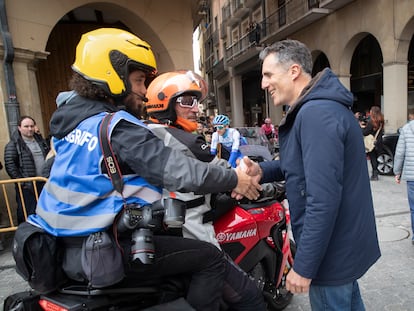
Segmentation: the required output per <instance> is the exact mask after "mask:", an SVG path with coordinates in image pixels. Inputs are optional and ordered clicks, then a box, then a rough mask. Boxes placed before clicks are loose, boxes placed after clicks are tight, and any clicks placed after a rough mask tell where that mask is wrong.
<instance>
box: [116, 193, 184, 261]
mask: <svg viewBox="0 0 414 311" xmlns="http://www.w3.org/2000/svg"><path fill="white" fill-rule="evenodd" d="M185 210H186V208H185V202H182V201H180V200H177V199H173V198H164V199H162V200H159V201H156V202H154V203H153V204H152V205H144V206H142V205H140V204H135V203H132V204H125V205H124V208H123V210H122V212H121V214H120V216H119V218H118V221H117V229H118V232H126V231H132V233H131V242H132V243H131V261H132V262H136V261H140V262H141V263H143V264H151V263H153V262H154V258H155V249H154V241H153V237H154V230H155V229H156V228H159V227H160V226H162V223H160V222H163V223H164V224H165V225H166V226H168V227H174V228H180V227H182V225H183V223H184V220H185ZM160 216H162V217H163V218H162V219H161V218H160Z"/></svg>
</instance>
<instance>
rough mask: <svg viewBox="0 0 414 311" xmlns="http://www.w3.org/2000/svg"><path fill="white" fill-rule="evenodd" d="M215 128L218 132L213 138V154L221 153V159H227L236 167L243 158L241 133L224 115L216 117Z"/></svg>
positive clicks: (214, 120)
mask: <svg viewBox="0 0 414 311" xmlns="http://www.w3.org/2000/svg"><path fill="white" fill-rule="evenodd" d="M213 126H214V129H215V130H216V131H215V132H214V133H213V135H212V137H211V149H210V151H211V154H213V155H216V154H219V153H221V155H220V157H222V158H223V159H226V160H227V161H228V162H229V163H230V165H231V166H232V167H236V160H237V159H239V158H241V157H242V156H243V155H242V153H241V152H240V150H239V147H240V143H241V141H240V132H239V131H238V130H237V129H235V128H231V127H230V119H229V117H228V116H226V115H222V114H219V115H217V116H215V117H214V119H213ZM219 144H220V145H219ZM220 149H221V150H220Z"/></svg>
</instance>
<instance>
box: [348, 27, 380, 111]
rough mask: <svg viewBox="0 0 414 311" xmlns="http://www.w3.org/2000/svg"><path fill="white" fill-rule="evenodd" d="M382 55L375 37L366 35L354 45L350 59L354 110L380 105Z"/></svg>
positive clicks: (364, 109)
mask: <svg viewBox="0 0 414 311" xmlns="http://www.w3.org/2000/svg"><path fill="white" fill-rule="evenodd" d="M382 63H383V56H382V52H381V48H380V45H379V43H378V41H377V39H376V38H375V37H374V36H373V35H371V34H368V35H366V36H365V37H364V38H363V39H362V40H361V41H360V42H359V44H358V45H357V46H356V48H355V50H354V53H353V55H352V59H351V66H350V73H351V81H350V82H351V92H352V93H353V94H354V101H355V103H354V111H360V112H366V111H368V110H369V109H370V107H371V106H374V105H375V106H379V107H381V106H382V95H383V70H382Z"/></svg>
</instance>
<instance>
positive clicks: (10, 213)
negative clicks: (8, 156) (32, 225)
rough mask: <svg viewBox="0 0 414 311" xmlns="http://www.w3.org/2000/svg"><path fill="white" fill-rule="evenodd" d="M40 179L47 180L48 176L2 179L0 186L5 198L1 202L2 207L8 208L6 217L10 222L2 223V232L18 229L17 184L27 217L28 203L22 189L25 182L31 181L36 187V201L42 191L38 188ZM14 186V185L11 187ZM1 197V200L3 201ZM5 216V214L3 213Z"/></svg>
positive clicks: (0, 230)
mask: <svg viewBox="0 0 414 311" xmlns="http://www.w3.org/2000/svg"><path fill="white" fill-rule="evenodd" d="M38 181H43V182H46V181H47V178H44V177H27V178H16V179H6V180H0V186H1V189H2V192H3V198H1V199H2V201H3V202H4V204H3V203H0V208H3V206H5V207H6V210H7V215H6V217H7V218H8V223H7V222H6V224H2V225H1V227H0V233H1V232H11V231H16V229H17V225H18V224H17V217H16V209H17V204H16V193H15V189H16V187H15V185H17V189H18V193H19V196H20V201H21V202H22V206H23V214H24V218H25V219H27V216H28V215H27V211H26V205H25V200H24V197H23V191H22V184H23V183H27V182H30V183H32V185H33V189H34V195H35V197H36V201H37V200H38V199H39V194H40V192H39V191H38V189H37V183H36V182H38ZM11 186H13V187H11ZM1 199H0V201H1ZM12 206H16V208H12ZM3 216H4V215H3Z"/></svg>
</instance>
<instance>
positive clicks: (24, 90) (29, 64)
mask: <svg viewBox="0 0 414 311" xmlns="http://www.w3.org/2000/svg"><path fill="white" fill-rule="evenodd" d="M48 54H49V53H47V52H33V51H29V50H21V49H16V50H15V59H14V62H13V68H14V76H15V80H16V90H17V100H18V102H19V106H20V115H21V116H22V115H29V116H31V117H32V118H34V119H35V120H36V124H37V126H38V127H39V129H40V130H41V132H42V134H46V133H48V131H49V129H48V128H45V126H44V122H43V116H42V107H41V106H42V105H41V103H40V96H39V88H38V84H37V78H36V71H37V63H38V61H39V60H40V59H46V57H47V55H48ZM45 131H46V133H45Z"/></svg>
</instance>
